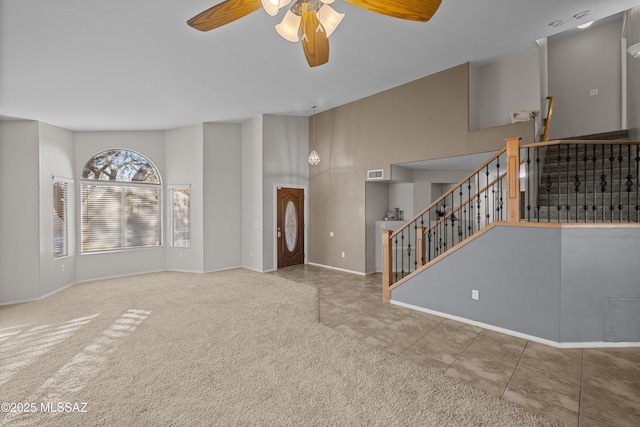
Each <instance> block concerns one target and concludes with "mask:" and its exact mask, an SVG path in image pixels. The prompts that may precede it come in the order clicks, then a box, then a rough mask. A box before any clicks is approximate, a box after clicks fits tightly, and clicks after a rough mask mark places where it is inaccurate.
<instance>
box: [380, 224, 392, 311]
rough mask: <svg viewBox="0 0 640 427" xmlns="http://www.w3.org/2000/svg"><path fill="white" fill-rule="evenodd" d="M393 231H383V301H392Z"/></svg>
mask: <svg viewBox="0 0 640 427" xmlns="http://www.w3.org/2000/svg"><path fill="white" fill-rule="evenodd" d="M391 234H392V232H391V230H382V300H383V301H384V302H390V301H391V289H390V287H391V249H392V248H391Z"/></svg>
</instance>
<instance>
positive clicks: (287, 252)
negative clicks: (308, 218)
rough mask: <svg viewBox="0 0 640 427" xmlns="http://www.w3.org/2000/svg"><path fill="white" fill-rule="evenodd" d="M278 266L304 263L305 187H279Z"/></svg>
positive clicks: (277, 220)
mask: <svg viewBox="0 0 640 427" xmlns="http://www.w3.org/2000/svg"><path fill="white" fill-rule="evenodd" d="M277 204H278V208H277V219H276V222H277V227H278V228H277V241H278V243H277V246H278V268H282V267H288V266H290V265H296V264H304V189H302V188H280V187H279V188H278V194H277Z"/></svg>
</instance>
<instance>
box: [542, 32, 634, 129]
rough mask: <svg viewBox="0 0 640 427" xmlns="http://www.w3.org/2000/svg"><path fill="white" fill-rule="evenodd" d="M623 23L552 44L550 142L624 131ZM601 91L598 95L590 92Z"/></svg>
mask: <svg viewBox="0 0 640 427" xmlns="http://www.w3.org/2000/svg"><path fill="white" fill-rule="evenodd" d="M621 34H622V20H617V21H614V22H610V23H607V24H603V25H600V26H596V27H591V28H588V29H586V30H584V31H581V32H578V33H575V34H571V35H567V36H564V37H559V38H553V39H549V41H548V66H549V69H548V73H549V76H548V77H549V95H552V96H555V106H554V110H553V117H552V121H551V128H550V132H549V135H550V136H549V139H558V138H566V137H573V136H581V135H588V134H592V133H600V132H610V131H615V130H619V129H620V127H621V123H622V122H621V120H622V119H621V117H622V107H621V102H622V101H621V79H620V76H621V59H620V57H621V54H620V39H621ZM591 89H597V90H598V95H597V96H590V95H589V93H590V92H589V91H590V90H591Z"/></svg>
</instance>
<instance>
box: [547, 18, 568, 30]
mask: <svg viewBox="0 0 640 427" xmlns="http://www.w3.org/2000/svg"><path fill="white" fill-rule="evenodd" d="M562 25H564V19H558V20H557V21H553V22H551V23H550V24H549V26H550V27H553V28H556V27H560V26H562Z"/></svg>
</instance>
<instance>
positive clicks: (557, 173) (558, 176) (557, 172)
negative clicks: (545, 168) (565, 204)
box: [556, 145, 562, 222]
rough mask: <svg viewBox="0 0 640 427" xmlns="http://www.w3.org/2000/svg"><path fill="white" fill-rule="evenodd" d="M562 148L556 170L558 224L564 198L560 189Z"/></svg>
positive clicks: (559, 148) (559, 146)
mask: <svg viewBox="0 0 640 427" xmlns="http://www.w3.org/2000/svg"><path fill="white" fill-rule="evenodd" d="M561 148H562V146H561V145H558V166H557V168H556V178H557V179H556V182H557V184H558V222H560V217H561V215H562V204H561V203H562V197H561V195H560V194H561V193H562V191H561V189H560V187H561V183H560V181H561V179H560V169H561V168H562V163H561V162H562V152H561Z"/></svg>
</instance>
